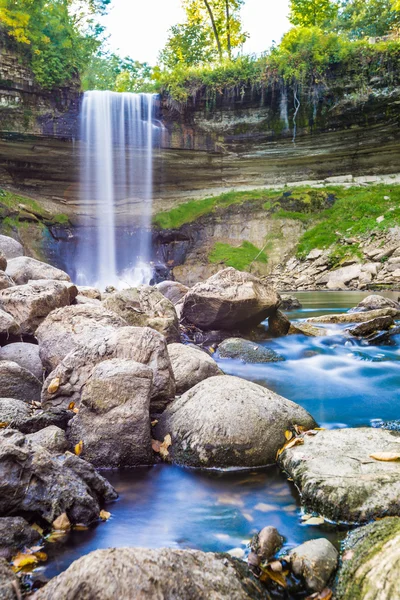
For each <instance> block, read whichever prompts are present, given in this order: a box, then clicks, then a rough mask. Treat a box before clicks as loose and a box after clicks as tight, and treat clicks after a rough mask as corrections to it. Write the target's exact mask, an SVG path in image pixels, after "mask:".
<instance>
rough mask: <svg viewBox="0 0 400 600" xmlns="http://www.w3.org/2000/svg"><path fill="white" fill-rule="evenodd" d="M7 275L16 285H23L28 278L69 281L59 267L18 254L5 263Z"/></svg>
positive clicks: (67, 276)
mask: <svg viewBox="0 0 400 600" xmlns="http://www.w3.org/2000/svg"><path fill="white" fill-rule="evenodd" d="M6 273H7V275H9V276H10V277H11V278H12V279H13V281H15V283H16V284H17V285H23V284H25V283H28V281H30V280H35V279H49V280H52V279H54V280H57V281H71V279H70V277H69V275H68V274H67V273H65V271H61V269H57V268H56V267H52V266H51V265H48V264H47V263H44V262H41V261H40V260H36V259H35V258H30V257H29V256H19V257H17V258H12V259H11V260H9V261H8V263H7V269H6Z"/></svg>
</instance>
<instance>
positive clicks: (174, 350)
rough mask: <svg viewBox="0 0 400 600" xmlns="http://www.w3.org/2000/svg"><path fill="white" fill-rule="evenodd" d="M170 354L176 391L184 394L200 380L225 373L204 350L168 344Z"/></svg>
mask: <svg viewBox="0 0 400 600" xmlns="http://www.w3.org/2000/svg"><path fill="white" fill-rule="evenodd" d="M168 354H169V357H170V359H171V365H172V370H173V372H174V377H175V383H176V393H177V394H178V395H180V394H184V393H185V392H186V391H187V390H190V388H192V387H194V386H195V385H197V384H198V383H200V381H203V380H204V379H208V377H214V376H215V375H223V373H222V371H221V370H220V369H219V367H218V365H217V363H216V362H215V360H214V359H213V358H211V356H209V355H208V354H206V352H203V350H200V349H197V348H194V347H193V346H184V345H183V344H168Z"/></svg>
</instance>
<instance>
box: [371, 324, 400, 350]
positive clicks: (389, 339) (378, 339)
mask: <svg viewBox="0 0 400 600" xmlns="http://www.w3.org/2000/svg"><path fill="white" fill-rule="evenodd" d="M399 335H400V325H397V326H396V327H391V328H390V329H389V330H388V331H381V332H379V333H377V334H376V335H372V336H370V337H369V338H368V340H367V341H368V344H370V345H373V346H396V345H398V344H397V342H396V340H395V336H399Z"/></svg>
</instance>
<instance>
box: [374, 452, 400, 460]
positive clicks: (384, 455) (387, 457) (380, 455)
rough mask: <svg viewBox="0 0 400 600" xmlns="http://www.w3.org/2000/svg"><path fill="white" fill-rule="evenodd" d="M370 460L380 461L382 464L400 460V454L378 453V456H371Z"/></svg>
mask: <svg viewBox="0 0 400 600" xmlns="http://www.w3.org/2000/svg"><path fill="white" fill-rule="evenodd" d="M370 458H373V459H375V460H380V461H382V462H391V461H395V460H400V454H399V453H398V452H377V453H376V454H370Z"/></svg>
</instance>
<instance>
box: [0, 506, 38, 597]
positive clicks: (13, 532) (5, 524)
mask: <svg viewBox="0 0 400 600" xmlns="http://www.w3.org/2000/svg"><path fill="white" fill-rule="evenodd" d="M40 537H41V536H40V534H39V533H38V532H37V531H36V529H33V528H32V527H31V526H30V525H29V523H28V522H27V521H25V519H23V518H22V517H0V556H1V557H2V558H6V559H7V560H10V559H11V557H12V556H13V555H14V554H16V553H17V551H18V550H20V549H21V548H23V547H24V546H26V547H28V548H29V546H33V545H34V544H37V542H38V541H39V540H40ZM0 598H3V596H2V595H1V589H0Z"/></svg>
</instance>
